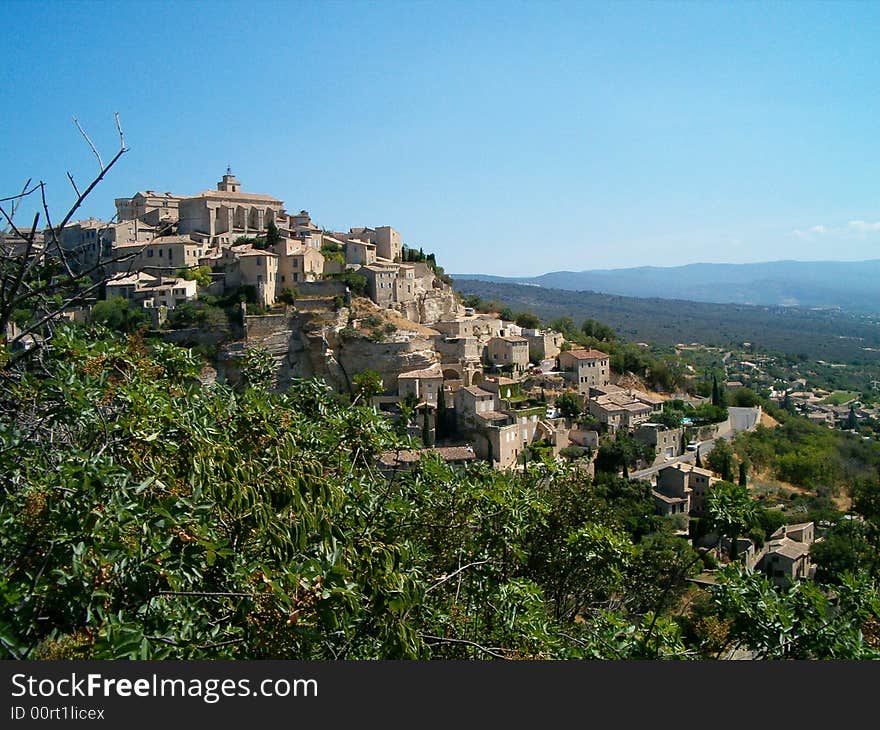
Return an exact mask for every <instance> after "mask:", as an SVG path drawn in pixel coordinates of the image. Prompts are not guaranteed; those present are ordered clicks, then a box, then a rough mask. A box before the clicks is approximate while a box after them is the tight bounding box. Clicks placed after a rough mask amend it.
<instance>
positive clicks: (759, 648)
mask: <svg viewBox="0 0 880 730" xmlns="http://www.w3.org/2000/svg"><path fill="white" fill-rule="evenodd" d="M714 599H715V603H716V605H717V607H718V609H719V611H720V612H721V615H722V616H723V617H724V618H725V619H726V621H727V622H729V630H728V637H727V638H728V643H729V645H735V644H737V643H739V644H740V645H741V646H743V647H745V648H747V649H749V650H751V651H753V652H755V655H756V657H757V658H759V659H765V658H766V659H880V650H878V647H877V646H876V629H875V628H873V627H876V626H877V622H878V618H880V593H878V586H877V584H876V583H875V581H874V580H872V579H871V578H870V577H869V576H866V575H861V576H858V577H857V576H854V575H853V574H849V573H846V574H844V575H842V576H840V585H839V586H838V587H837V589H836V590H835V593H834V597H833V599H832V597H831V595H829V594H828V593H825V592H823V591H821V590H820V589H819V588H818V587H817V586H815V585H813V584H812V583H810V582H809V581H800V582H798V583H796V584H795V585H794V586H792V587H791V588H790V589H788V590H785V591H779V590H777V589H775V588H774V587H773V586H772V584H771V583H770V582H769V581H768V580H767V579H766V578H765V577H764V576H763V575H761V574H758V573H756V574H752V575H748V574H746V573H745V572H743V571H742V570H740V569H737V568H736V567H733V566H732V567H730V568H727V569H726V570H725V571H724V572H723V574H722V575H721V577H720V582H719V585H718V588H717V589H716V590H715V595H714ZM866 633H867V634H868V635H873V636H874V637H875V639H874V641H875V644H874V645H872V644H870V643H868V641H867V640H866V639H867V637H866Z"/></svg>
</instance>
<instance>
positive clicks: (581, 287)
mask: <svg viewBox="0 0 880 730" xmlns="http://www.w3.org/2000/svg"><path fill="white" fill-rule="evenodd" d="M452 277H453V279H457V280H460V281H469V280H480V281H487V282H494V283H509V284H525V285H531V286H539V287H545V288H551V289H563V290H568V291H595V292H600V293H603V294H616V295H619V296H628V297H633V296H634V297H640V298H651V297H659V298H664V299H688V300H692V301H698V302H708V303H715V304H753V305H760V306H804V307H823V308H840V309H844V310H847V311H850V312H854V313H859V314H867V313H877V312H880V287H878V286H877V281H878V278H880V259H867V260H864V261H796V260H791V259H787V260H779V261H767V262H755V263H747V264H731V263H692V264H684V265H682V266H670V267H663V266H639V267H630V268H616V269H586V270H582V271H568V270H560V271H551V272H547V273H545V274H541V275H538V276H532V277H528V276H523V277H505V276H494V275H491V274H453V275H452Z"/></svg>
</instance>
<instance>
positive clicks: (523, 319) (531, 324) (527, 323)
mask: <svg viewBox="0 0 880 730" xmlns="http://www.w3.org/2000/svg"><path fill="white" fill-rule="evenodd" d="M516 323H517V324H518V325H519V326H520V327H522V328H523V329H527V330H534V329H538V328H539V327H540V326H541V320H540V319H538V317H537V316H536V315H535V314H533V313H532V312H520V313H519V314H518V315H516Z"/></svg>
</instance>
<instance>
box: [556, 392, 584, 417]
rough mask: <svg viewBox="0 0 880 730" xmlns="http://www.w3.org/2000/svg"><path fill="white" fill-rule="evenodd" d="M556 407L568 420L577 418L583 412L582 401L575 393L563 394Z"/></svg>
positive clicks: (557, 400)
mask: <svg viewBox="0 0 880 730" xmlns="http://www.w3.org/2000/svg"><path fill="white" fill-rule="evenodd" d="M556 407H557V408H558V409H559V412H560V413H561V414H562V415H563V416H565V417H566V418H577V417H578V416H580V415H581V412H582V411H583V409H582V408H581V403H580V400H579V399H578V397H577V395H575V394H574V393H562V394H561V395H560V396H559V397H557V398H556Z"/></svg>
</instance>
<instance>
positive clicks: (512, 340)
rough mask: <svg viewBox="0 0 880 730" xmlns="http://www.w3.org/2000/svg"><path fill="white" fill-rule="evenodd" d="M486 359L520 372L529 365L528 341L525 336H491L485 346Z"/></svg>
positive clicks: (491, 362)
mask: <svg viewBox="0 0 880 730" xmlns="http://www.w3.org/2000/svg"><path fill="white" fill-rule="evenodd" d="M486 361H487V362H488V363H489V364H491V365H498V366H499V367H506V366H509V367H511V368H512V369H513V371H514V372H522V371H523V370H526V369H527V368H528V366H529V341H528V340H527V339H526V338H525V337H513V336H509V337H493V338H492V339H490V340H489V342H488V344H487V347H486Z"/></svg>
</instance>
